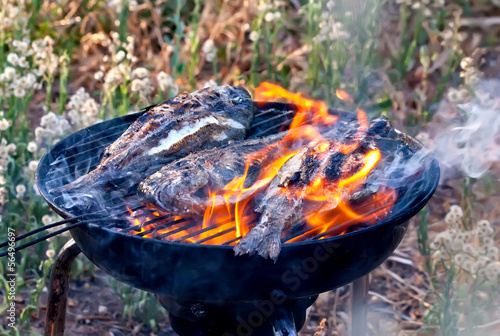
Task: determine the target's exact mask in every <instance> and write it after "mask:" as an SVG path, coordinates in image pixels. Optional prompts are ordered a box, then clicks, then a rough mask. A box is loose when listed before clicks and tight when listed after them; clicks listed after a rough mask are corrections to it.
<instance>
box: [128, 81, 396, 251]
mask: <svg viewBox="0 0 500 336" xmlns="http://www.w3.org/2000/svg"><path fill="white" fill-rule="evenodd" d="M336 94H337V97H338V98H339V99H342V100H344V101H351V100H352V99H351V97H350V96H349V95H348V94H347V92H345V91H343V90H337V91H336ZM255 96H256V99H257V100H261V101H276V100H279V99H284V100H286V101H289V102H292V103H294V104H295V105H296V106H297V113H296V115H295V117H294V119H293V121H292V123H291V125H290V128H289V130H288V132H287V134H286V136H285V137H284V138H283V139H282V140H280V141H278V142H276V143H275V144H273V145H271V146H268V147H267V148H264V149H262V150H260V151H257V152H255V153H253V154H252V155H249V156H248V157H247V159H246V165H245V169H244V173H243V174H242V175H241V176H237V177H236V178H234V179H233V180H232V181H230V182H229V183H228V184H227V185H226V186H224V187H223V188H221V189H220V190H212V191H210V192H209V202H208V204H209V205H208V206H207V207H206V209H205V212H204V215H203V221H202V223H201V225H200V224H198V225H193V224H190V223H191V222H189V221H186V220H184V219H182V218H181V217H179V216H170V215H169V214H164V213H159V212H157V211H155V212H154V213H153V214H154V215H155V216H157V217H160V218H162V216H164V217H168V218H167V219H166V220H165V221H163V222H160V223H162V224H161V225H162V226H165V227H166V228H164V229H160V230H157V232H156V233H155V236H161V237H163V236H165V238H164V239H167V240H176V239H181V238H182V237H184V238H182V239H183V240H184V241H188V242H193V243H200V244H222V243H226V244H228V243H229V244H231V245H232V244H235V243H236V242H237V240H238V239H240V238H241V237H243V236H244V235H246V234H247V233H248V231H249V230H250V229H251V228H252V227H253V225H255V224H256V222H257V221H258V214H256V213H255V212H254V208H255V200H254V196H255V195H256V194H257V193H259V192H261V191H263V190H264V189H265V188H267V186H268V185H269V184H270V183H271V182H272V181H273V180H274V179H275V178H276V177H277V176H278V174H279V173H280V171H281V170H282V168H283V167H284V166H285V165H286V164H287V162H290V160H291V159H292V158H294V157H295V156H297V155H305V154H304V153H306V151H307V155H311V156H314V158H315V160H317V161H318V162H322V163H321V167H320V168H319V170H320V171H321V169H325V168H326V167H325V165H326V164H327V163H328V157H329V155H332V153H335V152H338V153H342V154H344V155H347V159H346V161H349V160H351V161H352V162H350V161H349V162H347V163H344V164H345V165H347V166H346V167H345V169H341V170H342V172H341V175H340V176H339V178H338V179H336V180H329V179H328V178H326V177H325V176H324V174H319V173H317V174H316V175H315V176H312V179H311V181H310V182H309V183H308V184H307V185H305V186H301V187H290V186H288V187H285V186H282V187H279V192H283V193H285V195H287V197H289V198H297V199H299V198H300V199H302V200H304V202H307V203H308V206H307V207H306V209H305V213H304V217H305V220H306V224H305V229H304V231H303V232H304V233H303V234H301V235H300V236H297V237H294V238H293V239H290V240H289V241H288V242H294V241H300V240H302V239H307V238H309V237H314V236H316V235H321V234H325V237H327V236H332V235H336V234H343V233H345V232H347V230H348V229H349V228H350V227H351V226H352V225H354V224H358V223H364V224H365V225H369V224H371V223H374V222H376V221H378V220H380V219H381V218H383V217H384V216H386V215H387V214H388V213H389V211H390V209H391V207H392V205H393V204H394V202H395V199H396V192H395V191H394V190H392V189H388V188H385V187H381V188H380V190H379V191H378V192H376V193H373V194H372V195H369V196H366V197H363V200H362V202H360V204H357V203H356V204H351V203H352V202H350V199H349V197H350V196H351V195H352V194H353V193H355V192H356V191H358V190H359V189H360V188H361V187H362V185H363V184H364V183H365V181H366V178H367V177H368V176H369V175H370V173H371V172H372V171H373V169H374V168H375V167H376V165H377V164H378V162H379V161H380V159H381V153H380V151H379V150H378V149H376V148H374V149H371V150H369V151H367V150H363V149H360V150H358V148H359V145H360V144H361V143H362V141H363V139H364V137H365V135H366V132H367V131H368V129H369V122H368V119H367V117H366V114H365V112H364V111H363V110H358V111H357V112H358V122H359V128H358V130H357V132H356V135H355V136H354V139H353V140H351V141H350V142H349V143H343V142H340V141H333V140H328V139H324V138H323V136H322V135H321V130H322V129H325V128H329V127H331V126H332V125H333V124H334V123H335V122H336V121H337V120H338V117H337V116H333V115H330V113H329V111H328V108H327V105H326V104H325V103H324V102H322V101H317V100H312V99H308V98H305V97H304V96H303V95H301V94H299V93H292V92H289V91H287V90H285V89H284V88H282V87H280V86H277V85H275V84H270V83H262V84H261V85H260V86H259V87H257V88H256V89H255ZM297 148H298V149H297ZM355 151H356V152H355ZM351 158H352V159H351ZM256 160H259V163H260V164H261V169H260V171H259V172H258V176H257V177H252V178H250V174H251V172H250V167H251V165H252V164H253V163H254V162H255V161H256ZM349 164H350V165H351V166H352V167H351V166H349ZM251 181H252V182H251ZM250 182H251V183H250ZM128 210H129V212H130V213H131V214H132V215H133V216H134V215H136V214H134V212H132V211H131V210H130V209H128ZM142 218H143V219H144V216H142ZM146 219H147V220H149V218H147V217H146ZM146 222H147V221H146ZM144 223H145V221H144V220H142V224H141V221H139V220H138V219H135V220H134V222H133V223H132V225H136V226H140V227H141V229H140V231H137V232H136V233H143V232H145V231H146V230H148V229H149V227H150V225H146V226H144V227H142V226H143V225H144ZM165 223H166V224H165ZM200 226H201V227H200ZM148 236H149V237H151V234H148V235H146V237H148Z"/></svg>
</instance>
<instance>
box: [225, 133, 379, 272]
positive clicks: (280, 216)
mask: <svg viewBox="0 0 500 336" xmlns="http://www.w3.org/2000/svg"><path fill="white" fill-rule="evenodd" d="M335 147H336V143H335V141H329V148H330V149H329V150H328V153H326V155H318V154H317V151H316V150H315V144H311V145H308V146H307V147H304V148H302V149H301V151H300V152H299V153H298V154H297V155H295V156H294V157H292V158H291V159H290V160H288V161H287V162H286V163H285V164H284V165H283V167H282V168H281V169H280V171H279V172H278V174H277V175H276V176H275V177H274V179H273V180H272V181H271V183H270V184H269V187H268V188H267V189H266V191H265V192H264V196H263V197H262V199H261V200H260V202H259V203H258V204H257V207H256V208H255V211H256V212H260V213H261V216H260V218H259V222H258V224H257V225H256V226H255V227H254V228H252V229H251V230H250V231H249V232H248V233H247V234H246V235H245V236H244V237H243V238H242V239H241V240H240V241H239V242H238V243H237V244H236V246H235V247H234V252H235V255H243V254H250V255H253V254H258V255H260V256H261V257H264V258H269V259H272V260H273V261H274V262H276V260H277V259H278V256H279V254H280V252H281V236H282V234H283V231H284V230H285V229H286V228H287V227H293V226H295V225H300V224H301V223H302V222H303V221H304V218H305V217H306V216H307V215H308V214H311V213H314V212H316V211H319V210H320V208H321V207H322V206H323V204H322V203H321V202H318V203H311V202H309V203H308V204H307V208H305V206H304V199H303V197H302V196H301V195H300V193H294V192H283V190H282V189H281V188H287V189H290V190H292V191H293V190H301V189H303V188H305V187H306V186H307V185H308V184H309V183H310V182H311V181H312V180H313V179H314V178H315V177H316V176H322V177H323V178H324V179H325V181H326V183H329V184H331V185H332V186H333V187H335V185H336V183H337V181H338V179H339V178H341V177H346V174H349V173H351V172H352V171H356V170H358V169H359V168H360V167H361V166H362V164H363V160H364V157H365V155H364V154H365V153H366V152H367V151H368V150H370V149H373V148H374V144H373V143H372V142H371V141H370V142H366V143H364V144H363V145H361V146H359V147H358V148H356V149H354V150H353V151H352V152H350V153H348V154H341V153H340V154H341V155H340V156H339V152H337V151H336V150H335ZM332 166H339V167H340V168H336V171H335V174H331V172H330V170H331V167H332ZM342 197H346V196H342ZM336 204H338V203H332V204H331V205H330V206H331V207H332V208H334V207H336Z"/></svg>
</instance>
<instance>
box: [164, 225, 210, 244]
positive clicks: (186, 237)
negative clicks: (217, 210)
mask: <svg viewBox="0 0 500 336" xmlns="http://www.w3.org/2000/svg"><path fill="white" fill-rule="evenodd" d="M218 227H219V224H214V225H210V226H207V227H206V228H204V229H201V230H198V231H195V232H192V233H189V234H187V235H185V236H183V237H180V238H177V239H175V240H173V241H174V242H179V241H183V240H186V239H188V238H191V237H194V236H197V235H200V234H202V233H205V232H207V231H210V230H212V229H216V228H218Z"/></svg>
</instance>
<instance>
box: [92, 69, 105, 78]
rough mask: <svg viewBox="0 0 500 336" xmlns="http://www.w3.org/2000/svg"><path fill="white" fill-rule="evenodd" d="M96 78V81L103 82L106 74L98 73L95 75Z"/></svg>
mask: <svg viewBox="0 0 500 336" xmlns="http://www.w3.org/2000/svg"><path fill="white" fill-rule="evenodd" d="M94 78H95V79H96V80H101V79H103V78H104V72H102V71H97V72H96V73H95V74H94Z"/></svg>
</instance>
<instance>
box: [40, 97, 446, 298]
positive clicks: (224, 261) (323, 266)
mask: <svg viewBox="0 0 500 336" xmlns="http://www.w3.org/2000/svg"><path fill="white" fill-rule="evenodd" d="M256 108H257V113H258V111H263V110H266V109H270V108H272V109H275V110H276V111H278V112H279V111H281V112H284V111H289V110H293V109H294V107H293V105H289V104H280V103H264V104H263V103H256ZM332 113H336V114H339V115H340V116H345V115H348V114H346V113H343V112H332ZM140 114H141V113H136V114H133V115H128V116H125V117H122V118H117V119H113V120H110V121H105V122H102V123H100V124H97V125H94V126H91V127H89V128H87V129H83V130H81V131H79V132H76V133H74V134H72V135H70V136H68V137H67V138H65V139H63V140H62V141H60V142H59V143H57V144H56V145H55V146H54V147H53V148H52V149H51V150H50V151H49V152H48V153H47V154H46V155H44V157H43V158H42V159H41V161H40V164H39V166H38V171H37V183H38V187H39V190H40V192H41V194H42V196H43V197H44V198H45V199H46V201H47V202H48V204H49V205H50V206H51V207H52V208H53V209H54V211H56V212H57V213H58V214H59V215H61V216H62V217H64V218H71V217H73V216H75V213H71V212H68V210H66V209H64V208H63V207H62V205H61V204H58V203H57V201H56V200H55V199H54V197H53V195H51V194H50V193H49V192H48V190H47V186H46V181H47V175H48V173H49V171H50V169H51V165H50V164H51V163H52V162H54V160H56V159H57V158H58V157H59V156H60V155H61V154H63V155H65V156H69V155H74V154H75V153H76V154H78V155H79V153H82V154H81V155H87V156H88V155H90V156H92V163H91V165H90V166H91V167H92V166H95V165H97V164H98V162H99V161H100V158H101V157H100V154H102V153H99V152H96V151H93V148H92V147H88V146H87V145H79V144H83V143H84V142H85V141H84V139H88V138H89V137H92V135H93V134H96V133H99V132H106V130H108V129H112V128H116V127H115V126H116V125H117V124H123V125H125V126H124V128H123V130H125V129H126V126H127V125H128V124H130V123H131V122H133V120H135V119H136V118H137V117H138V116H139V115H140ZM255 122H256V121H254V123H255ZM119 135H120V134H113V133H112V132H109V135H107V136H105V137H103V139H102V141H104V142H105V144H106V145H108V144H110V143H112V142H113V141H114V140H115V139H116V138H118V136H119ZM399 135H400V136H401V140H399V141H403V142H405V144H406V145H407V146H408V147H409V148H412V149H413V150H418V149H420V148H421V147H422V145H421V144H420V143H419V142H418V141H417V140H415V139H413V138H411V137H409V136H407V135H405V134H404V133H401V132H399ZM438 181H439V166H438V164H437V162H436V160H435V159H429V160H427V161H426V164H425V165H424V166H423V167H422V169H421V173H420V174H419V175H418V176H417V177H416V178H415V179H413V180H412V181H411V182H410V183H406V184H404V185H402V186H401V187H399V188H398V193H399V195H400V196H401V195H405V197H398V200H397V201H396V204H395V205H394V207H393V211H392V213H391V214H390V215H389V216H387V217H386V218H385V219H383V220H381V221H379V222H378V223H375V224H374V225H372V226H370V227H367V228H363V229H361V230H358V231H354V232H350V233H346V234H344V235H340V236H335V237H331V238H325V239H320V240H307V241H304V242H297V243H286V244H284V245H283V247H282V251H281V254H280V256H279V258H278V260H277V261H276V263H274V262H273V261H271V260H268V259H263V258H261V257H260V256H255V255H254V256H248V255H244V256H238V257H236V256H235V255H234V252H233V249H232V246H221V245H201V244H189V243H176V242H167V241H162V240H156V239H149V238H143V237H140V236H135V235H130V234H126V233H121V232H117V231H116V230H111V229H108V228H103V227H102V226H103V225H102V223H100V224H87V225H83V226H80V227H76V228H74V229H72V230H71V231H70V232H71V235H72V236H73V238H74V240H75V241H76V243H77V244H78V246H79V247H80V248H81V250H82V251H83V253H84V254H85V255H86V256H87V257H88V258H89V259H90V260H91V261H92V262H93V263H94V264H96V265H97V266H98V267H100V268H101V269H103V270H104V271H106V272H107V273H109V274H110V275H112V276H113V277H115V278H116V279H118V280H120V281H122V282H124V283H127V284H129V285H131V286H134V287H137V288H140V289H142V290H146V291H149V292H152V293H155V294H157V295H161V296H167V297H172V298H177V299H182V300H203V301H204V302H222V301H224V302H231V301H251V300H259V299H266V298H268V297H269V296H270V293H272V292H273V291H276V290H277V291H279V292H282V293H284V294H285V295H286V296H288V297H289V298H302V297H307V296H310V295H314V294H318V293H321V292H325V291H328V290H331V289H333V288H337V287H340V286H342V285H345V284H348V283H350V282H352V281H354V280H355V279H357V278H359V277H362V276H363V275H365V274H367V273H368V272H370V271H372V270H373V269H374V268H376V267H377V266H379V265H380V264H381V263H382V262H383V261H384V260H385V259H387V258H388V257H389V255H390V254H391V253H392V252H393V251H394V250H395V249H396V247H397V246H398V244H399V243H400V242H401V240H402V238H403V236H404V234H405V232H406V230H407V227H408V220H409V219H410V218H411V217H413V216H414V215H416V214H417V213H418V212H419V211H420V210H421V209H422V207H423V206H424V205H425V204H426V203H427V202H428V201H429V199H430V197H431V196H432V194H433V192H434V191H435V189H436V187H437V185H438Z"/></svg>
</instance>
